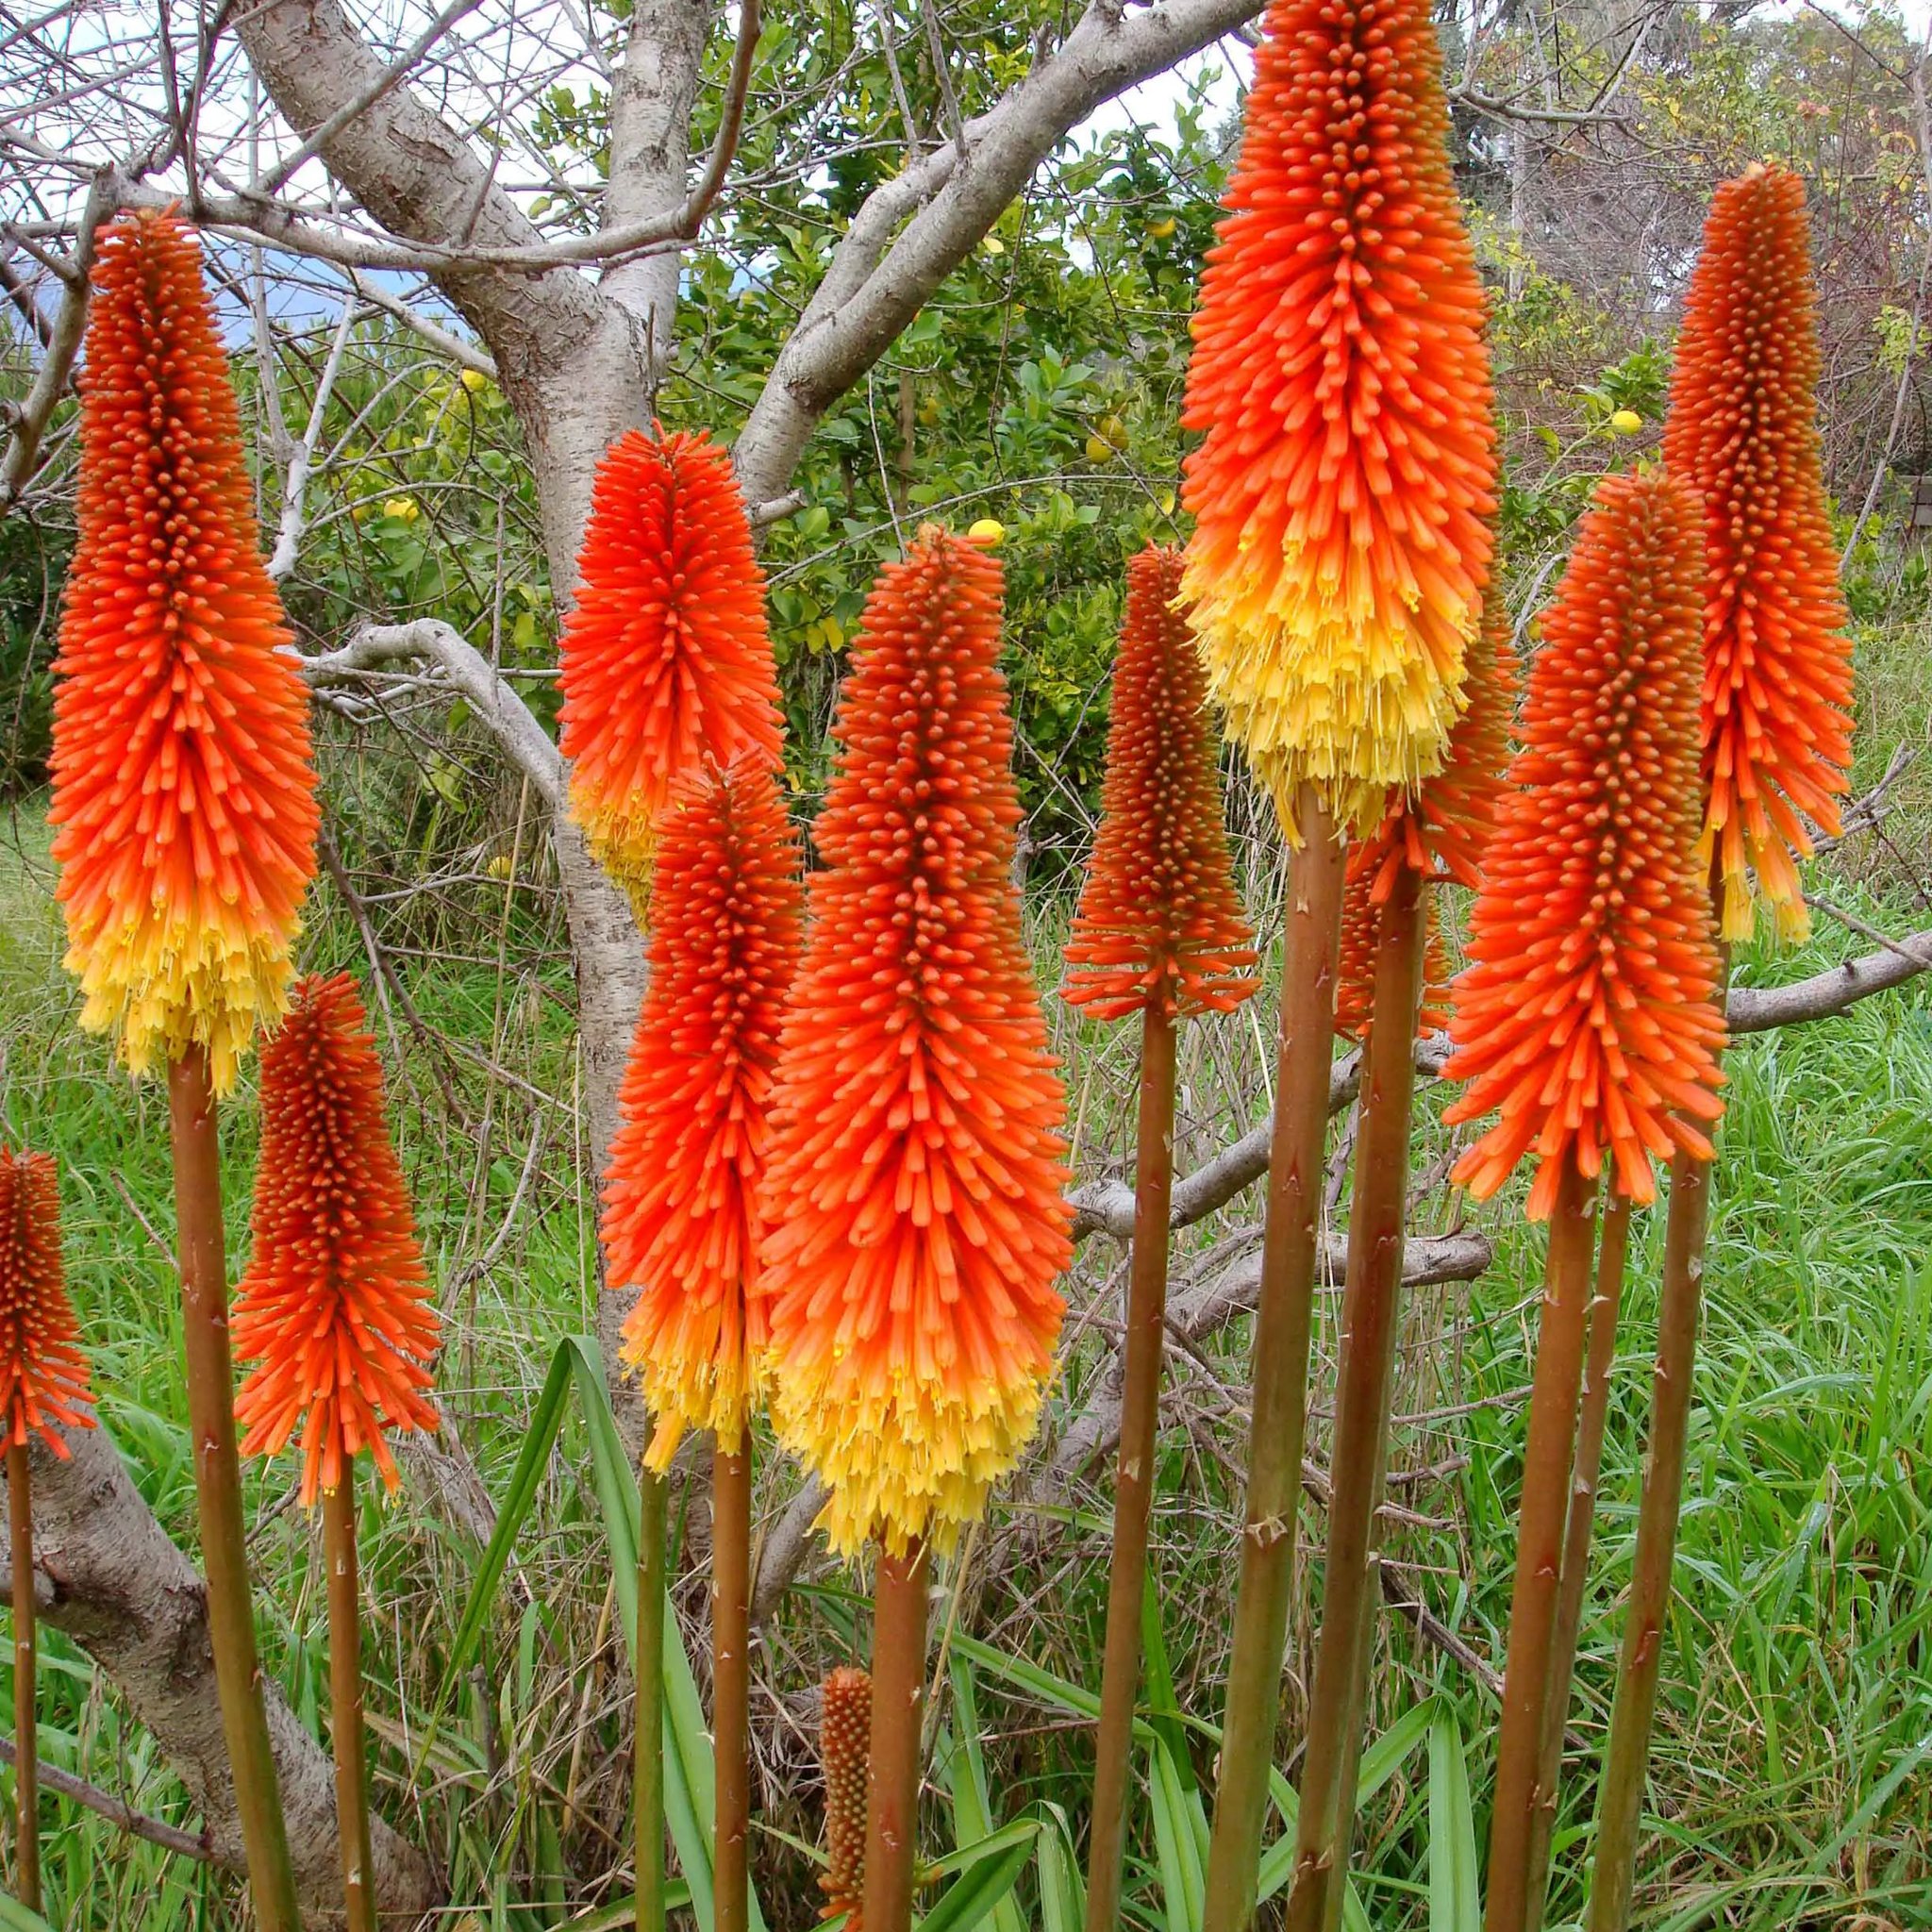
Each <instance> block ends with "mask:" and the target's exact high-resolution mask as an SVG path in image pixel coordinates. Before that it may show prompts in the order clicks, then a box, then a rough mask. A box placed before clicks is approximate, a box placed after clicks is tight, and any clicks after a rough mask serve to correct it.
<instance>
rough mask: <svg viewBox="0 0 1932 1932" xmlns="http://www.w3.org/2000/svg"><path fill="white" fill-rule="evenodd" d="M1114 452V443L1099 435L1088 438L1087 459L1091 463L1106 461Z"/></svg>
mask: <svg viewBox="0 0 1932 1932" xmlns="http://www.w3.org/2000/svg"><path fill="white" fill-rule="evenodd" d="M1113 453H1114V449H1113V444H1112V443H1110V442H1108V441H1105V439H1103V438H1101V437H1098V436H1090V437H1089V438H1088V439H1087V460H1088V461H1089V462H1090V463H1104V462H1106V461H1107V459H1108V458H1109V457H1110V456H1112V455H1113Z"/></svg>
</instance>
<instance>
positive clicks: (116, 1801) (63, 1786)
mask: <svg viewBox="0 0 1932 1932" xmlns="http://www.w3.org/2000/svg"><path fill="white" fill-rule="evenodd" d="M19 1757H20V1747H19V1745H17V1744H16V1743H15V1742H14V1741H13V1740H12V1739H11V1738H9V1737H7V1736H5V1735H4V1734H0V1764H13V1763H17V1762H18V1761H19ZM39 1771H40V1779H41V1789H42V1790H47V1791H53V1792H56V1793H58V1795H59V1796H60V1797H63V1798H71V1799H72V1800H73V1801H74V1802H75V1804H76V1805H80V1806H84V1807H86V1808H87V1809H88V1810H90V1811H92V1813H93V1814H94V1815H95V1816H96V1817H97V1818H105V1819H106V1820H107V1821H108V1824H111V1825H113V1826H114V1827H115V1829H116V1830H117V1831H125V1833H126V1834H127V1835H128V1837H129V1838H138V1839H144V1840H146V1841H147V1842H148V1843H149V1844H151V1845H159V1846H160V1848H161V1849H162V1850H163V1851H164V1852H174V1853H176V1854H177V1855H178V1856H179V1857H184V1858H193V1859H196V1860H198V1861H199V1862H200V1863H202V1864H204V1865H219V1866H220V1867H221V1868H222V1869H223V1870H224V1871H225V1872H239V1873H241V1874H242V1876H243V1877H244V1878H245V1877H246V1876H247V1875H248V1867H247V1863H246V1861H245V1860H244V1859H242V1858H237V1857H232V1856H229V1855H227V1854H218V1853H217V1852H216V1851H215V1848H214V1845H213V1842H212V1841H211V1840H210V1839H209V1836H208V1833H207V1832H206V1831H201V1832H193V1831H183V1830H182V1829H181V1827H180V1826H179V1825H178V1824H168V1823H167V1821H166V1820H165V1819H160V1818H150V1817H149V1816H148V1815H147V1813H146V1812H145V1811H137V1810H136V1809H135V1808H134V1807H133V1806H132V1805H130V1804H128V1803H127V1801H126V1800H125V1798H117V1797H116V1796H115V1795H114V1794H113V1792H112V1791H104V1790H102V1789H101V1788H100V1786H99V1785H92V1784H89V1783H88V1781H87V1779H86V1778H84V1777H75V1774H73V1773H72V1772H71V1771H62V1770H61V1769H60V1767H59V1766H58V1764H42V1765H41V1766H40V1767H39Z"/></svg>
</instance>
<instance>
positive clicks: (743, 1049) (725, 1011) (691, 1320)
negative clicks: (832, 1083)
mask: <svg viewBox="0 0 1932 1932" xmlns="http://www.w3.org/2000/svg"><path fill="white" fill-rule="evenodd" d="M798 873H799V852H798V843H797V841H796V840H795V839H794V838H793V836H792V833H791V825H790V824H788V822H787V820H786V816H785V803H784V800H783V799H781V798H780V797H779V795H778V784H777V779H776V776H775V774H774V772H773V770H772V768H771V766H770V765H768V764H767V763H765V762H764V760H763V759H762V758H759V757H758V756H757V755H756V754H753V753H749V752H747V753H743V754H741V756H740V758H739V759H738V761H737V762H736V763H735V764H734V765H732V766H731V768H730V769H729V770H728V771H722V770H720V769H719V767H718V766H716V765H715V764H711V763H708V762H707V763H706V764H705V765H703V766H701V767H699V769H698V770H696V771H694V772H689V773H687V774H685V775H684V776H683V777H682V778H680V779H678V780H677V782H676V783H675V785H674V786H673V787H672V791H671V797H670V801H669V803H668V804H667V805H666V806H665V808H664V816H663V818H662V819H661V820H660V821H659V822H658V866H657V885H656V888H655V891H654V892H653V908H654V925H653V929H652V934H651V983H650V990H649V991H648V992H646V994H645V995H644V1007H643V1011H642V1013H641V1015H640V1016H639V1019H638V1030H637V1039H636V1041H634V1043H633V1044H632V1046H631V1050H630V1064H629V1066H628V1067H627V1068H626V1069H625V1076H624V1087H623V1091H621V1093H620V1094H619V1096H618V1106H619V1109H620V1111H621V1113H622V1115H623V1124H622V1125H621V1126H620V1127H619V1128H618V1131H617V1135H616V1138H615V1139H614V1140H613V1141H612V1142H611V1146H610V1168H609V1173H608V1175H607V1176H606V1178H605V1182H604V1241H605V1247H606V1252H607V1255H608V1264H609V1274H610V1278H611V1280H612V1281H613V1282H616V1283H618V1284H620V1285H623V1286H635V1287H636V1288H637V1289H638V1291H639V1294H638V1299H637V1302H636V1304H635V1306H634V1307H632V1309H631V1312H630V1315H629V1317H628V1319H627V1320H626V1321H625V1324H624V1357H625V1361H626V1362H628V1363H629V1364H630V1365H631V1366H632V1367H633V1368H635V1369H636V1370H637V1371H638V1373H639V1375H640V1378H641V1382H642V1385H643V1391H644V1399H645V1401H646V1402H647V1403H648V1404H649V1405H650V1408H651V1413H652V1414H653V1416H655V1417H656V1418H657V1423H658V1430H657V1435H656V1437H655V1438H654V1440H653V1441H652V1443H651V1446H650V1451H649V1454H648V1457H647V1460H648V1461H649V1463H650V1465H651V1467H652V1468H654V1469H659V1470H661V1469H663V1468H664V1467H666V1466H667V1465H668V1464H669V1462H670V1460H671V1457H672V1453H673V1451H674V1450H675V1448H676V1447H677V1441H678V1438H679V1437H680V1436H681V1435H682V1434H683V1433H684V1431H685V1430H686V1429H687V1428H696V1429H709V1430H713V1431H715V1432H716V1434H717V1436H718V1440H719V1441H720V1442H721V1444H723V1445H724V1447H725V1448H726V1449H735V1448H736V1447H737V1446H738V1445H739V1444H740V1442H741V1441H742V1440H743V1435H744V1425H745V1414H746V1408H747V1405H748V1404H749V1403H750V1402H751V1400H752V1399H753V1398H754V1397H755V1396H756V1394H757V1393H758V1381H759V1377H760V1374H761V1372H762V1360H761V1357H762V1355H763V1352H764V1347H765V1342H766V1333H765V1320H764V1315H765V1308H764V1303H763V1302H762V1301H761V1300H760V1299H759V1298H758V1293H757V1287H758V1241H759V1237H760V1233H761V1227H760V1224H759V1220H758V1185H759V1181H760V1179H761V1177H762V1175H763V1172H764V1165H765V1154H766V1147H767V1141H768V1139H769V1128H768V1125H767V1121H766V1109H767V1108H768V1107H769V1105H770V1102H771V1096H772V1082H773V1069H774V1064H775V1062H776V1058H777V1049H778V1021H779V1014H780V1011H781V1008H782V1007H783V1003H784V998H785V992H786V989H787V988H788V987H789V986H790V985H791V976H792V974H793V973H795V972H796V971H797V968H798V952H799V944H800V937H801V935H800V927H801V924H802V914H803V908H802V904H801V900H802V894H801V891H800V889H799V884H798Z"/></svg>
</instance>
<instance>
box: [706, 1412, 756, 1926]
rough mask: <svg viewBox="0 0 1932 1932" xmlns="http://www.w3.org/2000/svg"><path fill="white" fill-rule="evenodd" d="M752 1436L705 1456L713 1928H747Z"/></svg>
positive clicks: (749, 1809)
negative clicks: (713, 1752)
mask: <svg viewBox="0 0 1932 1932" xmlns="http://www.w3.org/2000/svg"><path fill="white" fill-rule="evenodd" d="M750 1653H751V1442H750V1440H749V1438H745V1439H742V1440H741V1446H740V1447H739V1448H738V1449H736V1450H731V1449H725V1448H724V1447H722V1446H721V1447H719V1448H716V1449H714V1450H713V1452H712V1456H711V1728H712V1731H713V1732H714V1734H715V1737H716V1757H715V1763H716V1783H715V1785H714V1790H715V1793H716V1799H717V1803H716V1806H715V1813H716V1837H715V1839H714V1840H713V1846H714V1849H713V1857H712V1866H713V1883H714V1885H715V1887H716V1899H717V1932H746V1927H747V1925H748V1924H749V1923H750V1897H751V1877H750V1873H749V1870H748V1865H747V1860H748V1856H749V1845H750V1838H751V1763H750V1740H751V1655H750Z"/></svg>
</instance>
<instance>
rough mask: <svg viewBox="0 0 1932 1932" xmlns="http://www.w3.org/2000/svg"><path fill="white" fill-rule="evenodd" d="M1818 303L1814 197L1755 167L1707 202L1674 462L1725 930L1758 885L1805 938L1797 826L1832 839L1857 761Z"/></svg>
mask: <svg viewBox="0 0 1932 1932" xmlns="http://www.w3.org/2000/svg"><path fill="white" fill-rule="evenodd" d="M1821 366H1822V359H1821V354H1820V350H1819V344H1818V298H1817V291H1816V288H1815V286H1814V285H1813V282H1812V278H1811V243H1810V231H1809V225H1808V224H1807V220H1806V216H1805V184H1804V182H1803V181H1802V180H1800V179H1799V177H1798V176H1797V175H1792V174H1789V173H1787V172H1786V171H1785V170H1784V169H1782V168H1766V167H1762V166H1754V167H1752V168H1750V169H1748V170H1747V171H1746V172H1745V173H1744V174H1743V175H1741V176H1740V177H1739V178H1738V179H1737V180H1735V181H1726V182H1725V183H1724V186H1723V187H1721V188H1720V189H1719V190H1718V192H1717V198H1716V199H1715V201H1713V203H1712V204H1711V209H1710V217H1709V220H1708V221H1707V223H1706V225H1705V230H1704V250H1703V253H1702V254H1701V255H1700V256H1699V258H1698V261H1697V266H1696V269H1695V270H1694V271H1693V272H1692V275H1691V289H1690V293H1689V295H1688V297H1687V299H1686V301H1685V305H1684V325H1683V328H1682V329H1681V330H1680V332H1679V334H1678V337H1677V356H1676V364H1675V371H1674V375H1673V377H1672V381H1671V401H1670V409H1669V412H1668V413H1667V414H1666V416H1665V418H1664V460H1665V462H1666V463H1667V464H1668V465H1669V466H1670V467H1671V469H1673V470H1674V472H1675V473H1676V474H1677V475H1680V476H1681V477H1683V479H1684V480H1685V481H1686V482H1687V483H1690V484H1692V485H1694V486H1695V487H1696V488H1697V489H1698V490H1699V491H1701V492H1702V493H1703V497H1704V546H1705V561H1706V566H1707V571H1708V576H1707V584H1706V599H1707V601H1706V604H1705V610H1704V711H1703V720H1702V728H1703V744H1704V774H1705V778H1706V781H1707V784H1708V786H1709V793H1708V800H1707V815H1706V819H1705V828H1706V832H1707V835H1708V836H1709V837H1710V838H1711V839H1713V840H1714V841H1716V850H1717V855H1718V858H1719V862H1720V866H1721V870H1722V873H1723V879H1724V937H1725V938H1726V939H1728V940H1742V939H1748V938H1749V937H1750V936H1751V930H1752V926H1753V924H1754V920H1755V908H1754V904H1753V899H1752V893H1751V884H1750V877H1749V873H1750V872H1751V871H1752V870H1755V871H1756V873H1757V887H1758V891H1759V892H1760V893H1761V894H1762V895H1763V898H1764V900H1765V902H1766V905H1767V908H1768V909H1769V910H1770V912H1771V915H1772V918H1773V920H1774V924H1775V925H1776V927H1777V929H1778V931H1779V932H1780V933H1781V934H1783V935H1784V936H1786V937H1788V938H1803V937H1804V935H1805V934H1806V932H1807V930H1808V929H1809V926H1810V915H1809V913H1808V912H1807V909H1806V906H1805V901H1804V896H1803V887H1802V885H1801V883H1800V881H1799V877H1798V868H1797V864H1796V859H1797V858H1802V857H1804V856H1806V855H1807V854H1808V853H1809V852H1810V850H1811V837H1810V833H1809V832H1808V830H1807V827H1806V825H1805V823H1804V821H1803V819H1801V818H1800V816H1799V814H1800V813H1801V812H1802V813H1805V814H1807V815H1808V816H1809V817H1810V818H1811V819H1812V820H1813V821H1814V822H1815V823H1816V824H1818V825H1819V827H1820V828H1821V829H1822V830H1824V832H1825V833H1826V834H1827V835H1829V836H1836V835H1837V833H1838V832H1839V830H1840V820H1839V808H1838V795H1839V794H1840V792H1842V791H1844V790H1845V787H1846V782H1847V778H1846V773H1847V768H1848V767H1849V766H1850V764H1851V758H1852V720H1851V703H1852V647H1851V641H1850V640H1849V638H1848V637H1847V636H1846V635H1845V624H1846V613H1845V607H1844V600H1843V598H1842V597H1841V596H1840V593H1839V584H1838V556H1837V550H1836V546H1835V545H1834V544H1833V542H1832V537H1831V522H1830V517H1829V514H1828V511H1827V509H1826V505H1825V496H1824V468H1823V462H1822V458H1821V455H1820V445H1819V435H1818V377H1819V372H1820V369H1821Z"/></svg>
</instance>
